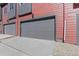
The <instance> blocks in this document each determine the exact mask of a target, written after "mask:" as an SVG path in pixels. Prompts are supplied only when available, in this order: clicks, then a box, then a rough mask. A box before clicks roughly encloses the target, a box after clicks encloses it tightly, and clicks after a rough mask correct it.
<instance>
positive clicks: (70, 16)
mask: <svg viewBox="0 0 79 59" xmlns="http://www.w3.org/2000/svg"><path fill="white" fill-rule="evenodd" d="M77 11H78V9H73V4H72V3H71V4H68V3H66V4H65V20H66V24H67V25H66V38H65V42H67V43H72V44H76V12H77Z"/></svg>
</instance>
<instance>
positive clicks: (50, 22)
mask: <svg viewBox="0 0 79 59" xmlns="http://www.w3.org/2000/svg"><path fill="white" fill-rule="evenodd" d="M54 26H55V25H54V19H47V20H42V21H34V22H26V23H22V24H21V35H22V36H24V37H31V38H38V39H49V40H54V34H55V33H54V29H55V28H54Z"/></svg>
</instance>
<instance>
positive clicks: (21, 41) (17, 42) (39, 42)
mask: <svg viewBox="0 0 79 59" xmlns="http://www.w3.org/2000/svg"><path fill="white" fill-rule="evenodd" d="M1 55H2V56H77V55H78V56H79V47H78V46H76V45H72V44H67V43H60V42H55V41H53V40H43V39H35V38H25V37H18V36H13V35H5V34H0V56H1Z"/></svg>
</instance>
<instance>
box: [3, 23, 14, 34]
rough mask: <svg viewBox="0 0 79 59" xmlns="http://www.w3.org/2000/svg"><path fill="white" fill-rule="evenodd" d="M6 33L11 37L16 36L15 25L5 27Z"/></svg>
mask: <svg viewBox="0 0 79 59" xmlns="http://www.w3.org/2000/svg"><path fill="white" fill-rule="evenodd" d="M4 33H5V34H10V35H15V33H16V29H15V24H8V25H5V26H4Z"/></svg>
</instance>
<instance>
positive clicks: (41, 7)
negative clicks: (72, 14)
mask: <svg viewBox="0 0 79 59" xmlns="http://www.w3.org/2000/svg"><path fill="white" fill-rule="evenodd" d="M32 13H33V14H34V17H38V16H46V15H49V14H50V15H56V39H57V40H58V41H59V40H63V4H62V3H59V4H56V3H33V4H32Z"/></svg>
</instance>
